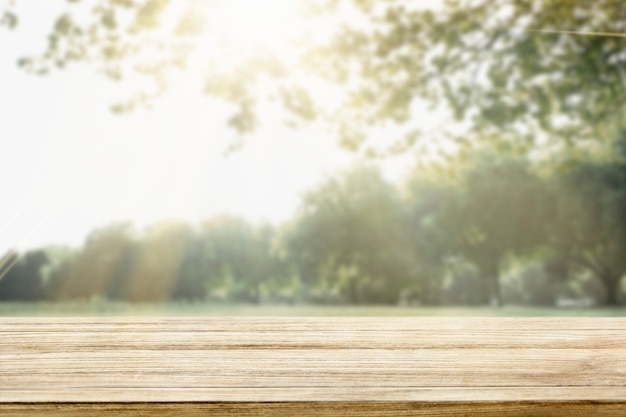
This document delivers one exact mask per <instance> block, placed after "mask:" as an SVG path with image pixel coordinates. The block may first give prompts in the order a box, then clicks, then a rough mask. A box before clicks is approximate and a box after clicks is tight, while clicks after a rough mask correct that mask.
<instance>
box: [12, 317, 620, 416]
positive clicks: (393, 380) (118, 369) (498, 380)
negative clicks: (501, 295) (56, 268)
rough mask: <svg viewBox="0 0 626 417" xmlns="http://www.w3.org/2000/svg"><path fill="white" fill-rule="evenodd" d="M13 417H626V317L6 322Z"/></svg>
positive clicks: (116, 319) (77, 319) (49, 320)
mask: <svg viewBox="0 0 626 417" xmlns="http://www.w3.org/2000/svg"><path fill="white" fill-rule="evenodd" d="M0 337H1V340H2V345H1V347H0V387H2V389H1V390H0V414H2V415H7V416H9V415H11V416H13V415H21V416H22V415H23V416H28V415H68V416H71V415H103V414H105V413H106V415H146V416H147V415H380V416H384V415H415V416H417V415H450V416H453V415H481V416H489V415H494V416H495V415H502V416H509V415H511V416H512V415H520V416H539V415H542V416H551V415H555V416H556V415H570V416H577V415H581V416H582V415H589V414H593V415H598V416H604V415H607V416H609V415H610V416H622V417H624V416H626V318H569V317H568V318H493V317H472V318H450V317H445V318H442V317H436V318H431V317H429V318H419V317H410V318H369V317H368V318H356V317H350V318H267V317H266V318H219V317H210V318H197V317H195V318H173V319H172V318H167V319H163V318H130V319H129V318H0Z"/></svg>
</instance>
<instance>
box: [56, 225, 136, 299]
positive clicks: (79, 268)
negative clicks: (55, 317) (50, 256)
mask: <svg viewBox="0 0 626 417" xmlns="http://www.w3.org/2000/svg"><path fill="white" fill-rule="evenodd" d="M132 245H133V238H132V231H131V226H130V224H128V223H117V224H112V225H110V226H107V227H103V228H100V229H96V230H94V231H93V232H92V233H90V234H89V236H88V237H87V239H86V241H85V244H84V246H83V248H82V249H81V250H80V251H78V253H76V254H74V255H73V256H71V257H68V258H67V259H65V260H64V261H62V262H61V263H60V264H59V265H57V266H54V267H53V269H52V270H51V271H50V281H49V283H48V293H49V296H50V297H51V298H52V299H54V300H65V299H89V298H92V297H95V296H102V297H106V296H108V295H109V293H110V292H111V291H112V289H113V287H114V286H115V284H116V282H117V281H118V280H119V274H120V268H121V266H122V265H123V264H124V262H125V259H126V258H127V257H128V255H129V253H130V251H131V248H132Z"/></svg>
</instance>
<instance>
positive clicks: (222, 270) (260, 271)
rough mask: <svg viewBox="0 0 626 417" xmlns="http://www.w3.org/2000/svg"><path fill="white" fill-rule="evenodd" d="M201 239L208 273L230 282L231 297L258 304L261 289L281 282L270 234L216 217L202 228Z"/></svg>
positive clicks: (232, 219) (236, 220)
mask: <svg viewBox="0 0 626 417" xmlns="http://www.w3.org/2000/svg"><path fill="white" fill-rule="evenodd" d="M201 236H202V240H203V242H204V245H205V246H204V247H205V252H204V253H205V254H206V256H208V258H207V259H208V262H210V263H211V271H214V272H213V273H214V274H215V273H216V275H217V276H218V278H219V280H220V281H222V282H224V281H228V280H230V285H231V295H232V296H234V298H236V299H238V300H239V301H247V302H252V303H254V304H260V303H261V299H262V295H263V294H262V293H263V287H264V286H265V285H266V284H268V283H270V282H272V281H273V280H276V279H279V278H280V276H279V273H280V271H279V269H278V259H277V258H276V256H275V255H274V253H273V248H272V241H273V230H272V229H271V228H270V227H260V228H253V227H252V226H251V225H250V224H249V223H248V222H246V221H245V220H243V219H241V218H237V217H231V216H219V217H216V218H213V219H211V220H210V221H208V222H206V223H205V224H203V226H202V229H201ZM214 282H215V280H214Z"/></svg>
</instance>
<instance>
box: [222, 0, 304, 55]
mask: <svg viewBox="0 0 626 417" xmlns="http://www.w3.org/2000/svg"><path fill="white" fill-rule="evenodd" d="M298 4H299V1H297V0H266V1H259V0H227V1H225V2H224V3H222V6H221V8H220V13H219V19H220V29H221V32H222V34H223V35H224V36H225V38H226V39H227V41H228V43H230V44H231V45H232V46H233V47H235V48H237V49H240V50H243V51H245V52H247V51H248V50H249V49H258V48H269V49H276V48H278V49H281V48H282V47H283V46H284V44H285V43H286V41H288V40H291V39H292V38H293V37H294V36H295V35H296V33H297V31H298V29H299V23H300V22H299V20H300V19H299V18H300V16H299V13H298ZM279 52H282V51H279Z"/></svg>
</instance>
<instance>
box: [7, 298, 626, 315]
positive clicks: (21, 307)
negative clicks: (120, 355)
mask: <svg viewBox="0 0 626 417" xmlns="http://www.w3.org/2000/svg"><path fill="white" fill-rule="evenodd" d="M0 316H283V317H287V316H312V317H313V316H326V317H328V316H503V317H506V316H529V317H530V316H537V317H542V316H590V317H610V316H626V308H624V307H622V308H585V309H578V308H533V307H517V306H505V307H502V308H489V307H389V306H358V307H357V306H315V305H297V306H282V305H261V306H252V305H245V304H204V303H189V304H185V303H163V304H130V303H117V302H110V301H94V302H61V303H17V302H0Z"/></svg>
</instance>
